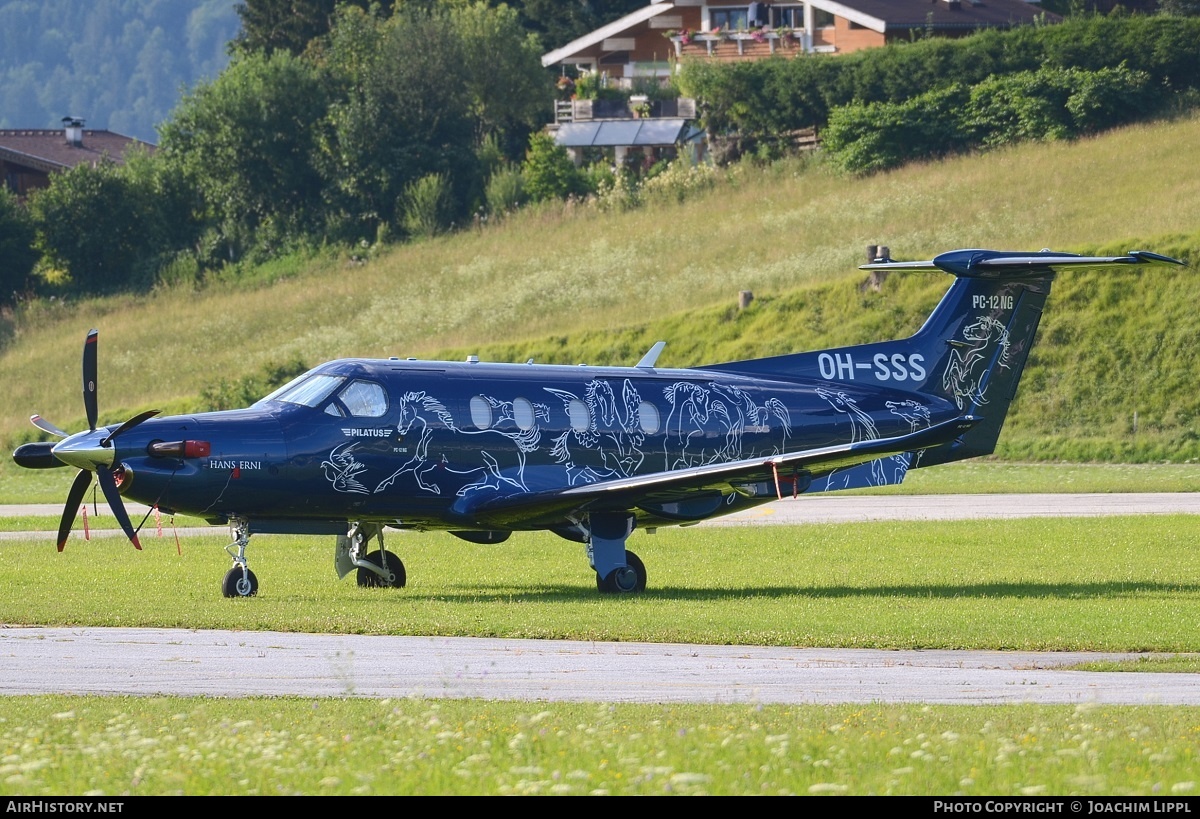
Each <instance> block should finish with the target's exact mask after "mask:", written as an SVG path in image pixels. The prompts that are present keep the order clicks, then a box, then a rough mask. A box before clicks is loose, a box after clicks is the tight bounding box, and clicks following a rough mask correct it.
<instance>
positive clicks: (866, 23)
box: [808, 0, 1060, 34]
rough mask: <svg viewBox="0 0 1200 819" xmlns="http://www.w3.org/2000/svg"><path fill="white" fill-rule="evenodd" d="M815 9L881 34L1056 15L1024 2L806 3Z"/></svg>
mask: <svg viewBox="0 0 1200 819" xmlns="http://www.w3.org/2000/svg"><path fill="white" fill-rule="evenodd" d="M808 2H809V3H810V4H811V5H812V6H813V7H814V8H818V9H822V10H823V11H828V12H830V13H831V14H834V15H837V16H838V17H845V18H846V19H847V20H850V21H852V22H855V23H858V24H859V25H861V26H863V27H865V28H869V29H871V30H873V31H878V32H879V33H881V34H885V33H887V32H889V31H903V30H908V29H914V28H919V29H924V28H930V29H933V30H934V31H937V30H943V31H946V30H950V31H954V30H961V29H976V28H1007V27H1009V26H1014V25H1023V24H1027V23H1032V22H1033V21H1034V20H1035V19H1037V18H1039V17H1040V16H1042V15H1045V17H1046V18H1047V19H1049V20H1053V21H1057V20H1059V19H1060V18H1059V17H1058V15H1056V14H1050V13H1049V12H1044V11H1043V10H1042V9H1041V8H1040V7H1039V6H1035V5H1032V4H1031V3H1028V2H1026V0H959V2H957V3H948V2H946V0H842V2H834V0H808Z"/></svg>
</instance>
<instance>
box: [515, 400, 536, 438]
mask: <svg viewBox="0 0 1200 819" xmlns="http://www.w3.org/2000/svg"><path fill="white" fill-rule="evenodd" d="M513 420H514V421H516V422H517V426H518V427H520V428H521V429H522V430H523V431H528V430H531V429H533V423H534V419H533V402H532V401H530V400H529V399H528V398H518V399H516V400H515V401H513Z"/></svg>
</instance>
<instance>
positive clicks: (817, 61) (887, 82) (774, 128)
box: [679, 16, 1200, 141]
mask: <svg viewBox="0 0 1200 819" xmlns="http://www.w3.org/2000/svg"><path fill="white" fill-rule="evenodd" d="M1120 65H1124V66H1125V67H1126V68H1128V69H1129V70H1130V71H1132V72H1144V73H1145V74H1146V75H1148V76H1149V78H1150V80H1151V82H1152V84H1153V85H1155V86H1156V87H1163V88H1166V89H1170V90H1175V91H1179V90H1183V89H1186V88H1197V87H1200V18H1181V17H1166V16H1154V17H1144V16H1133V17H1078V18H1069V19H1068V20H1066V21H1064V22H1063V23H1060V24H1057V25H1034V26H1023V27H1020V28H1016V29H1012V30H1008V31H995V30H993V31H986V32H981V33H979V34H975V35H972V36H970V37H965V38H961V39H953V40H952V39H940V38H927V39H919V40H916V41H914V42H911V43H905V44H900V45H896V46H891V47H888V48H876V49H867V50H864V51H859V52H855V53H853V54H847V55H841V56H837V57H834V58H830V57H829V56H827V55H802V56H798V57H782V56H780V57H774V58H771V59H767V60H759V61H748V62H743V63H717V62H715V61H708V60H704V59H695V60H688V61H686V62H685V63H684V65H683V67H682V70H681V74H680V80H679V82H680V87H681V89H682V90H683V92H684V93H685V94H687V95H688V96H692V97H695V98H696V99H698V100H700V101H701V105H702V108H701V110H702V116H703V120H704V124H705V126H706V127H707V128H708V130H709V131H710V133H712V134H714V135H728V134H737V135H739V136H741V137H742V138H743V139H747V140H751V141H752V140H755V139H768V140H769V139H772V138H774V136H775V135H778V134H782V133H786V132H789V131H794V130H797V129H801V128H808V127H812V126H817V127H819V128H820V127H824V126H825V125H826V124H827V123H828V122H829V119H830V114H831V112H832V111H834V110H835V109H837V108H840V107H842V106H846V105H851V104H863V105H865V104H869V103H873V102H887V103H902V102H905V101H907V100H911V99H913V98H914V97H919V96H921V95H923V94H927V93H929V92H931V91H937V90H941V89H949V88H951V87H952V86H954V85H956V84H961V85H963V86H966V87H968V88H969V87H973V86H976V85H979V84H980V83H982V82H984V81H985V80H987V79H988V78H989V77H993V76H997V75H1006V74H1015V73H1019V72H1034V71H1037V70H1038V69H1041V68H1060V69H1071V68H1075V69H1083V70H1086V71H1091V72H1099V71H1101V70H1103V69H1111V68H1113V67H1114V66H1120Z"/></svg>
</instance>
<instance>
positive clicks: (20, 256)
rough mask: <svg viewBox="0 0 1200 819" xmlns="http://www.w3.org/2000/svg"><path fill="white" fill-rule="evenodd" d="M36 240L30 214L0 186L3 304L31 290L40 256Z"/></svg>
mask: <svg viewBox="0 0 1200 819" xmlns="http://www.w3.org/2000/svg"><path fill="white" fill-rule="evenodd" d="M34 239H35V232H34V227H33V220H32V219H31V218H30V216H29V213H28V212H27V211H26V210H25V208H23V207H22V206H21V204H20V203H19V202H18V201H17V197H16V196H14V195H13V194H12V193H10V192H9V190H8V188H6V187H4V186H3V185H0V304H12V303H13V302H15V301H16V299H17V297H18V296H19V295H20V294H21V293H24V292H25V291H26V290H27V289H28V287H29V275H30V274H31V273H32V272H33V266H34V265H35V264H36V263H37V259H38V252H37V250H36V249H35V248H34Z"/></svg>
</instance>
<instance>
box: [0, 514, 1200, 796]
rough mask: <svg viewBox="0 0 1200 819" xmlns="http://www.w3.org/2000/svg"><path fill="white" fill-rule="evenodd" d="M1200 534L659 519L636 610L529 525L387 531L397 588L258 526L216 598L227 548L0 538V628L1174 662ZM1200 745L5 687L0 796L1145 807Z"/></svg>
mask: <svg viewBox="0 0 1200 819" xmlns="http://www.w3.org/2000/svg"><path fill="white" fill-rule="evenodd" d="M1197 537H1200V520H1197V519H1195V518H1193V517H1188V516H1180V517H1174V516H1168V517H1163V518H1158V517H1153V518H1144V517H1129V518H1107V519H1100V520H1098V519H1064V520H1051V521H1047V520H1040V521H1039V520H1026V521H1011V522H1005V523H1003V524H995V523H992V524H986V525H985V524H979V523H944V524H930V523H902V524H893V523H878V524H853V525H852V524H839V525H814V526H806V527H784V526H778V527H757V528H753V529H749V528H747V529H743V528H741V527H735V528H707V529H705V528H701V529H688V530H675V531H666V530H664V531H660V533H659V534H657V535H655V536H653V537H640V536H639V537H638V538H635V540H636V541H637V542H636V543H632V542H631V546H633V547H634V548H635V549H637V550H638V551H639V552H640V553H641V555H642V556H643V558H644V559H645V560H646V563H647V565H648V569H649V572H650V579H651V584H650V588H649V590H648V591H647V593H646V594H644V595H642V596H640V597H636V598H611V597H600V596H599V595H597V594H596V591H595V584H594V581H593V580H592V578H591V576H590V573H589V572H588V570H587V566H586V561H585V558H584V557H583V555H582V549H581V547H579V546H577V545H575V544H568V543H566V542H564V541H560V540H557V539H555V538H552V537H550V536H545V535H516V536H514V537H513V538H512V539H511V540H510V541H509V542H507V543H504V544H500V545H497V546H489V547H479V546H472V545H468V544H464V543H462V542H460V541H456V540H454V539H452V538H450V537H449V536H446V535H408V534H404V535H400V534H397V535H394V536H392V537H391V538H389V547H391V548H394V549H396V550H397V551H398V552H399V553H400V554H401V555H403V557H404V559H405V561H406V563H407V565H408V567H409V577H410V583H409V586H408V587H407V588H405V589H403V590H390V589H360V588H358V587H357V586H356V585H354V582H353V580H352V579H350V578H347V579H346V580H343V581H337V580H335V578H334V577H333V574H332V572H331V571H330V560H329V549H330V545H331V544H329V543H327V542H326V541H327V540H328V539H327V538H283V537H270V538H268V537H260V538H256V539H255V542H254V544H253V546H252V551H251V557H252V560H254V561H255V564H254V565H255V569H256V571H257V572H258V574H259V576H260V579H261V580H262V583H263V586H262V590H261V592H260V596H259V597H257V598H253V599H248V600H232V601H231V600H225V599H223V598H221V597H220V595H219V591H218V581H219V579H220V576H221V574H222V573H223V572H224V570H225V568H226V567H227V565H228V558H227V557H225V555H224V552H223V551H222V550H221V548H220V547H221V546H222V545H223V543H224V539H222V538H217V537H204V538H189V539H187V540H185V542H184V545H183V549H182V554H180V553H179V552H178V551H177V550H176V548H175V544H174V540H173V539H171V538H169V537H168V538H167V539H164V540H162V541H160V540H158V539H156V538H146V541H145V542H146V549H145V551H144V552H141V553H137V552H134V550H133V549H131V548H129V547H128V545H126V544H124V543H122V542H121V541H120V540H108V541H94V542H91V543H72V544H70V546H69V547H68V549H67V550H66V551H65V552H64V553H63V554H61V555H59V554H56V553H55V552H54V549H53V548H52V547H51V546H50V544H49V543H44V544H40V545H33V544H11V543H6V544H3V545H0V588H3V589H4V590H5V592H4V602H3V607H4V615H3V620H4V621H5V622H7V623H10V624H15V623H38V624H59V625H71V626H85V625H122V626H139V625H144V626H170V627H181V628H230V629H283V630H302V631H312V632H352V633H388V634H410V633H411V634H448V635H490V636H520V637H540V638H547V639H555V638H572V639H587V640H652V641H663V640H667V641H684V642H697V643H733V644H764V645H804V646H863V647H886V648H914V647H924V648H932V647H946V648H999V649H1005V648H1021V649H1046V650H1056V649H1102V650H1119V651H1124V650H1148V651H1155V652H1196V651H1197V650H1198V648H1200V624H1197V623H1196V618H1194V617H1192V616H1191V612H1194V611H1195V610H1196V607H1197V602H1198V600H1200V552H1198V551H1197V550H1196V549H1195V546H1194V544H1195V543H1196V540H1197ZM768 566H769V567H771V568H770V570H769V572H767V571H766V569H765V567H768ZM768 575H769V578H770V579H769V580H766V581H765V580H764V578H765V577H767V576H768ZM1195 662H1196V661H1195V657H1194V656H1192V657H1187V658H1179V657H1166V658H1163V659H1160V660H1158V661H1156V664H1148V666H1147V668H1145V669H1144V670H1156V671H1181V670H1195ZM1100 670H1111V667H1110V668H1107V669H1100ZM801 684H802V683H801ZM1197 747H1200V708H1197V707H1166V706H1140V707H1136V708H1134V707H1110V706H1087V705H1084V706H1078V707H1073V706H1028V705H1005V706H968V707H964V706H912V705H885V704H872V705H869V706H862V705H858V706H803V707H796V706H770V705H765V706H746V705H737V706H735V705H725V706H716V705H600V704H567V703H553V702H546V703H521V702H495V701H479V700H461V701H459V700H436V699H434V700H430V699H423V698H413V699H400V700H371V699H360V698H355V697H348V698H333V699H302V698H261V697H255V698H248V699H237V700H224V699H195V698H177V697H157V696H156V697H146V698H129V697H116V698H97V697H65V696H31V697H8V698H3V699H0V794H6V795H11V794H20V795H56V794H57V795H69V794H95V795H106V796H121V795H138V794H170V793H183V794H331V795H333V794H579V795H583V794H613V795H623V794H736V795H743V794H744V795H749V794H772V795H773V794H790V793H798V794H848V795H854V794H897V795H899V794H915V795H950V794H956V793H958V794H966V795H1011V796H1051V795H1056V794H1058V795H1066V794H1075V795H1094V796H1099V795H1130V794H1145V795H1154V796H1156V797H1158V798H1160V799H1167V798H1178V797H1183V796H1194V795H1195V794H1196V792H1197V787H1198V785H1197V779H1198V777H1197V776H1196V765H1197V762H1198V760H1197V756H1196V753H1197V752H1196V749H1197Z"/></svg>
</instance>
